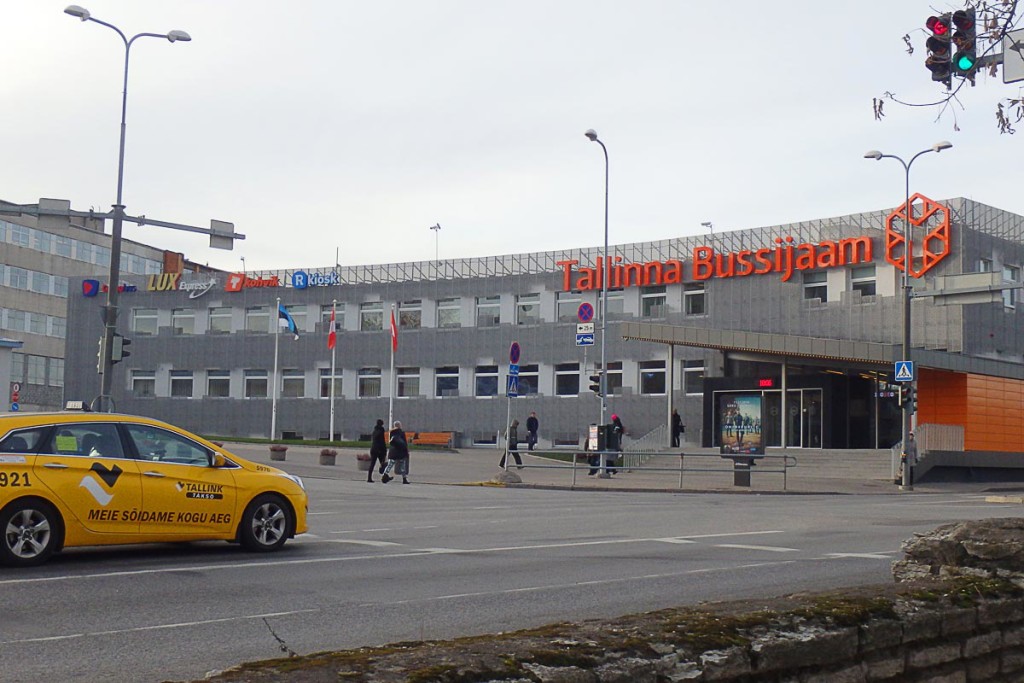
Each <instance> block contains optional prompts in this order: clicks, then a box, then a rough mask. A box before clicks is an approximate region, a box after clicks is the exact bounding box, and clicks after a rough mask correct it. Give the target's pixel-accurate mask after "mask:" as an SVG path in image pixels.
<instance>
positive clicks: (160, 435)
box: [125, 424, 212, 467]
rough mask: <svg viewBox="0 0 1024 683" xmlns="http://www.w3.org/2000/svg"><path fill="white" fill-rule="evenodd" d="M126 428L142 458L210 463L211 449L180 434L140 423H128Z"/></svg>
mask: <svg viewBox="0 0 1024 683" xmlns="http://www.w3.org/2000/svg"><path fill="white" fill-rule="evenodd" d="M125 428H126V429H127V430H128V435H129V436H130V437H131V439H132V443H134V444H135V452H136V453H138V455H139V458H140V459H142V460H153V461H159V462H174V463H179V464H182V465H202V466H203V467H207V466H209V464H210V456H211V455H212V453H211V451H210V450H209V449H208V448H204V447H203V446H201V445H199V444H197V443H196V442H194V441H192V440H191V439H186V438H185V437H184V436H181V435H180V434H176V433H175V432H171V431H168V430H166V429H161V428H159V427H151V426H149V425H140V424H126V425H125Z"/></svg>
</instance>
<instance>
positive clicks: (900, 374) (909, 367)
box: [896, 360, 914, 382]
mask: <svg viewBox="0 0 1024 683" xmlns="http://www.w3.org/2000/svg"><path fill="white" fill-rule="evenodd" d="M896 381H897V382H913V381H914V361H912V360H898V361H896Z"/></svg>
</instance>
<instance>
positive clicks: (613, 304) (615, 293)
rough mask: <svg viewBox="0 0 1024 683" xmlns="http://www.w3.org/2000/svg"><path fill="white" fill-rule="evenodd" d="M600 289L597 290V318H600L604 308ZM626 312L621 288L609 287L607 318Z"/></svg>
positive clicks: (624, 295) (624, 294) (624, 297)
mask: <svg viewBox="0 0 1024 683" xmlns="http://www.w3.org/2000/svg"><path fill="white" fill-rule="evenodd" d="M602 298H603V297H602V296H601V290H600V289H599V290H597V319H598V320H600V319H601V315H602V313H601V312H602V311H603V310H604V302H603V301H602ZM625 312H626V293H625V292H624V291H623V290H622V289H609V290H608V318H609V320H610V319H611V318H614V317H618V316H622V315H623V314H625Z"/></svg>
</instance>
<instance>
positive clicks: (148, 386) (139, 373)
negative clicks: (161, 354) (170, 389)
mask: <svg viewBox="0 0 1024 683" xmlns="http://www.w3.org/2000/svg"><path fill="white" fill-rule="evenodd" d="M132 395H133V396H135V397H137V398H153V397H154V396H156V373H154V372H152V371H149V370H132Z"/></svg>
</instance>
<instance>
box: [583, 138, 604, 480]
mask: <svg viewBox="0 0 1024 683" xmlns="http://www.w3.org/2000/svg"><path fill="white" fill-rule="evenodd" d="M584 135H586V136H587V139H589V140H590V141H591V142H596V143H597V144H599V145H601V149H602V150H603V151H604V252H603V253H602V254H601V261H602V264H601V268H600V269H599V271H598V272H600V273H601V372H600V373H599V374H598V376H599V377H600V378H601V382H600V385H601V421H600V422H598V424H600V425H604V424H605V419H604V417H605V413H606V412H607V411H608V364H607V361H608V356H607V347H608V265H609V264H608V148H607V147H605V146H604V143H603V142H601V140H600V139H599V138H598V137H597V131H596V130H594V129H593V128H591V129H590V130H588V131H587V132H586V133H584ZM601 461H602V463H603V462H604V458H602V459H601ZM601 471H602V473H603V472H604V468H603V467H602V469H601Z"/></svg>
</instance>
